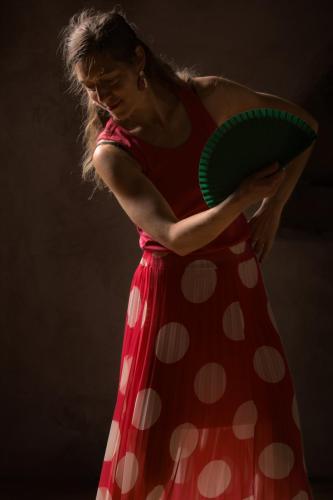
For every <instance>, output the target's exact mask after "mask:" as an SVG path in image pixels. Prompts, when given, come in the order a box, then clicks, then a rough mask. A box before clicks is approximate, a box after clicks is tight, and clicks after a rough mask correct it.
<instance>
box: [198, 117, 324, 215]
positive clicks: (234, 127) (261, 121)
mask: <svg viewBox="0 0 333 500" xmlns="http://www.w3.org/2000/svg"><path fill="white" fill-rule="evenodd" d="M316 138H317V133H316V132H315V131H314V130H313V129H312V128H311V127H310V126H309V125H308V124H307V123H306V122H305V121H304V120H302V119H301V118H299V117H298V116H295V115H293V114H292V113H289V112H287V111H282V110H280V109H276V108H254V109H250V110H248V111H243V112H241V113H238V114H236V115H233V116H232V117H231V118H230V119H229V120H227V121H225V122H224V123H223V124H222V125H220V126H219V127H218V128H217V129H216V130H215V131H214V132H213V133H212V134H211V136H210V137H209V138H208V140H207V142H206V144H205V146H204V148H203V150H202V153H201V156H200V161H199V169H198V176H199V186H200V190H201V192H202V195H203V198H204V201H205V202H206V204H207V205H208V207H213V206H215V205H217V204H218V203H221V202H222V201H223V200H224V199H225V198H227V197H228V196H229V195H230V194H231V193H232V192H233V191H234V190H235V189H236V188H237V187H238V186H239V184H240V183H241V182H242V180H243V179H244V178H245V177H247V176H249V175H251V174H252V173H254V172H256V171H258V170H260V169H261V168H263V167H267V166H268V165H270V164H271V163H274V162H275V161H278V162H279V164H280V165H281V166H285V167H287V164H288V163H289V162H290V161H291V160H292V159H293V158H294V157H295V156H298V155H299V154H300V153H301V152H302V151H304V150H305V149H306V148H308V147H309V146H310V144H311V143H312V142H313V141H314V140H315V139H316Z"/></svg>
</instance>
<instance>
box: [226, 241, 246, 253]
mask: <svg viewBox="0 0 333 500" xmlns="http://www.w3.org/2000/svg"><path fill="white" fill-rule="evenodd" d="M245 246H246V243H245V241H241V242H240V243H237V244H236V245H233V246H232V247H229V250H230V251H231V252H232V253H235V254H240V253H243V252H244V250H245Z"/></svg>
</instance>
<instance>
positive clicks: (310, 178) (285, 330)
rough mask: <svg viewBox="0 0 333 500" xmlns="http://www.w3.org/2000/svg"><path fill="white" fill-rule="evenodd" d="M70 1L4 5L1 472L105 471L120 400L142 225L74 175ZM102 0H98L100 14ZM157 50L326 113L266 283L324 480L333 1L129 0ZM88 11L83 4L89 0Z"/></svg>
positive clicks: (310, 454)
mask: <svg viewBox="0 0 333 500" xmlns="http://www.w3.org/2000/svg"><path fill="white" fill-rule="evenodd" d="M85 5H86V4H85V3H82V2H79V1H67V2H55V1H53V2H42V1H41V0H39V1H37V0H36V1H30V2H18V1H17V0H14V1H11V2H8V3H7V4H5V6H4V7H3V8H2V27H1V30H0V36H1V45H0V46H1V69H2V77H1V85H2V93H1V97H2V105H1V109H2V113H1V115H2V127H1V131H0V133H1V140H2V148H1V151H2V166H1V170H0V178H1V204H2V206H3V207H2V208H3V210H2V211H1V215H2V217H1V227H0V231H1V335H2V337H1V343H2V349H1V350H0V357H1V358H0V359H1V366H2V368H3V374H5V377H2V380H1V401H2V410H1V419H2V425H1V428H2V430H3V431H4V435H3V438H2V442H1V448H2V450H3V453H2V454H1V459H0V460H1V463H0V468H1V474H2V475H3V476H16V475H17V476H19V477H20V480H23V479H24V478H25V477H38V478H40V479H41V478H43V477H47V476H52V477H57V481H60V479H61V478H63V479H65V478H72V479H73V478H74V479H75V477H80V478H91V480H92V482H93V481H95V480H96V478H97V477H98V474H99V469H100V466H101V461H102V457H103V455H104V447H105V445H106V438H107V433H108V430H109V424H110V419H111V416H112V412H113V405H114V403H115V396H116V385H117V382H118V369H119V363H120V350H121V342H122V332H123V323H124V319H125V313H126V306H127V299H128V290H129V285H130V280H131V276H132V272H133V270H134V268H135V266H136V265H137V263H138V261H139V258H140V249H139V246H138V241H137V233H136V231H135V228H134V226H133V224H132V223H131V222H130V221H129V219H128V218H127V217H126V215H125V214H124V213H123V212H122V210H121V208H120V207H119V206H118V205H117V202H116V201H115V200H114V199H113V198H111V197H110V196H109V195H108V194H107V192H106V191H105V192H103V193H97V194H96V195H95V196H94V197H93V198H92V199H91V200H89V199H88V198H89V195H90V193H91V191H92V187H91V186H89V185H83V184H82V183H81V180H80V170H79V159H80V154H81V150H80V143H79V140H78V138H77V136H78V132H79V127H80V119H81V114H80V109H79V106H78V103H77V102H75V101H74V100H73V98H72V97H71V96H69V95H68V94H66V93H65V89H66V82H64V79H63V74H62V66H61V61H60V59H59V56H58V55H57V53H56V49H57V45H58V40H57V36H58V33H59V30H60V29H61V27H62V26H63V25H64V24H66V23H67V21H68V19H69V17H70V15H72V14H73V13H74V12H76V11H77V10H78V9H81V8H82V7H83V6H85ZM112 5H113V4H112V3H110V2H106V1H105V2H103V1H95V2H94V6H95V7H97V8H101V9H107V8H109V7H110V6H112ZM122 5H123V6H124V7H125V9H126V10H127V13H128V17H129V18H130V20H132V21H134V22H135V23H136V24H137V25H138V26H139V28H140V29H141V30H142V31H143V32H144V33H146V37H147V38H148V42H149V38H152V39H154V41H155V47H156V49H158V50H160V51H162V52H164V53H167V54H168V55H169V56H170V57H172V58H174V59H175V60H176V61H177V62H178V63H179V64H180V65H182V64H188V65H195V66H196V67H197V69H198V70H199V71H200V73H201V74H203V75H205V74H223V75H224V76H226V77H228V78H231V79H234V80H236V81H239V82H242V83H244V84H247V85H249V86H250V87H252V88H254V89H256V90H259V91H262V92H270V93H274V94H277V95H281V96H283V97H285V98H287V99H289V100H293V101H295V102H297V103H298V104H300V105H302V106H303V107H305V108H306V109H308V110H309V111H310V112H311V113H313V114H314V116H315V117H316V118H317V119H318V120H319V123H320V136H319V139H318V141H317V146H316V149H315V151H314V153H313V155H312V157H311V160H310V162H309V164H308V166H307V167H306V170H305V172H304V174H303V176H302V179H301V181H300V182H299V184H298V186H297V189H296V191H295V192H294V194H293V196H292V199H291V200H290V201H289V203H288V205H287V206H286V208H285V211H284V214H283V220H282V227H281V230H280V232H279V237H278V239H277V241H276V244H275V246H274V248H273V250H272V253H271V256H270V258H269V259H268V261H267V263H265V264H264V272H265V276H266V283H267V287H268V289H269V292H270V294H271V302H272V305H273V309H274V311H275V315H276V318H277V322H278V324H279V325H280V329H281V337H282V339H283V341H284V344H285V347H286V352H287V355H288V358H289V360H290V367H291V370H292V372H293V373H294V378H295V384H296V391H297V394H298V399H299V408H300V414H301V422H302V427H303V432H304V441H305V452H306V460H307V464H308V469H309V474H310V476H312V477H323V476H329V475H330V474H331V473H332V470H331V468H330V461H331V453H330V450H331V448H332V444H333V443H332V434H331V432H330V425H329V422H330V421H331V420H332V404H331V399H332V398H329V397H328V393H327V391H328V387H329V381H330V380H332V368H331V366H332V363H331V359H330V358H331V354H330V353H331V352H332V348H333V343H332V335H331V334H332V326H331V324H332V309H331V307H330V301H331V300H332V280H331V276H330V275H331V274H332V260H331V255H332V215H333V211H332V204H333V203H332V194H333V191H332V180H333V174H332V168H331V165H332V147H331V142H330V138H331V136H332V108H333V106H332V76H333V75H332V60H331V54H332V45H333V43H332V42H333V35H332V29H331V19H332V7H331V3H330V2H328V1H319V2H313V1H310V0H306V1H305V0H302V1H301V0H297V1H294V2H291V3H290V2H287V1H285V0H283V1H280V2H274V1H245V0H243V1H239V0H238V1H235V2H224V1H221V0H219V1H217V0H216V1H211V2H209V8H207V2H201V1H197V0H188V1H180V2H175V1H174V2H169V1H168V2H153V1H141V2H140V3H138V2H123V3H122ZM89 6H90V5H89Z"/></svg>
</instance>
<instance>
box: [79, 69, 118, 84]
mask: <svg viewBox="0 0 333 500" xmlns="http://www.w3.org/2000/svg"><path fill="white" fill-rule="evenodd" d="M118 71H119V70H118V69H114V70H113V71H110V72H109V73H104V74H103V75H101V76H100V77H99V80H103V78H105V77H106V76H110V75H113V74H114V73H117V72H118ZM79 82H80V83H94V82H93V81H92V80H80V79H79Z"/></svg>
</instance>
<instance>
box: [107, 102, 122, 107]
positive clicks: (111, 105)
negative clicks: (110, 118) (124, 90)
mask: <svg viewBox="0 0 333 500" xmlns="http://www.w3.org/2000/svg"><path fill="white" fill-rule="evenodd" d="M120 103H121V101H117V102H116V103H115V104H110V105H109V104H108V105H107V107H108V108H109V109H114V108H116V107H117V106H118V104H120Z"/></svg>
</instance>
